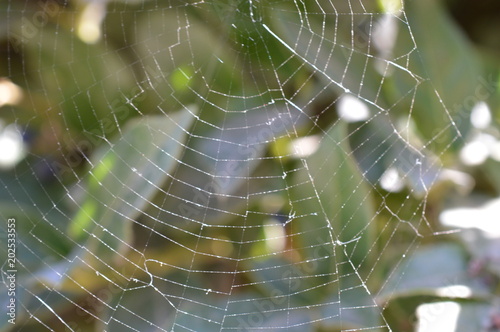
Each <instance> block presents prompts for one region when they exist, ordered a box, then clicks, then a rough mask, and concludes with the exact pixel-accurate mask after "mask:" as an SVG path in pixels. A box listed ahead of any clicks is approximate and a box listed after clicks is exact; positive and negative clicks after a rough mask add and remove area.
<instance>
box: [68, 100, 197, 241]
mask: <svg viewBox="0 0 500 332" xmlns="http://www.w3.org/2000/svg"><path fill="white" fill-rule="evenodd" d="M195 116H196V115H195V114H193V113H192V112H191V111H190V110H183V111H181V112H177V113H173V114H166V115H158V116H146V117H142V118H140V119H134V120H132V121H130V122H129V123H127V125H126V126H125V128H124V129H123V131H122V136H121V137H119V139H118V140H116V141H115V142H112V143H110V145H107V146H104V147H102V148H100V149H99V150H97V151H96V153H95V155H94V156H93V157H92V159H91V163H92V165H93V168H92V169H91V170H90V172H89V176H88V177H87V181H85V184H84V185H83V186H82V185H79V186H81V189H82V190H83V192H84V194H85V198H84V200H83V202H82V203H81V204H78V207H79V211H78V212H77V214H76V215H75V217H74V218H73V220H72V221H71V223H70V225H69V229H68V232H69V235H70V236H72V237H73V238H75V239H78V240H82V239H84V238H88V235H90V234H92V235H93V236H92V237H90V238H89V239H88V241H87V244H86V247H87V249H89V246H90V248H93V247H94V246H95V245H96V244H97V243H98V242H99V241H97V240H96V238H95V237H97V238H100V241H102V242H103V243H105V244H106V245H107V246H109V248H111V249H117V248H119V247H122V246H123V245H126V244H127V243H129V242H130V241H131V233H130V232H131V224H132V221H134V220H135V219H136V218H137V217H138V216H139V215H140V214H141V213H142V211H143V209H144V208H145V207H146V206H147V205H148V204H149V202H150V200H151V199H152V197H153V196H154V194H155V193H156V192H157V191H158V190H159V188H160V186H161V184H162V183H164V182H165V181H166V180H167V179H168V178H169V174H170V172H171V171H172V170H173V168H174V167H175V165H176V164H177V160H178V159H179V158H180V155H181V152H182V151H183V150H184V142H185V140H186V137H187V135H186V132H187V131H188V130H189V128H190V126H191V124H192V122H193V120H194V119H195Z"/></svg>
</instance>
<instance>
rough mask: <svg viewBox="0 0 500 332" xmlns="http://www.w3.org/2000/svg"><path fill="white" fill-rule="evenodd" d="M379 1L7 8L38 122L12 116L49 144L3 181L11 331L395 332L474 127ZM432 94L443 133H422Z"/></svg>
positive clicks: (17, 69)
mask: <svg viewBox="0 0 500 332" xmlns="http://www.w3.org/2000/svg"><path fill="white" fill-rule="evenodd" d="M383 3H384V4H385V11H384V10H381V9H380V5H377V4H375V3H374V2H372V1H362V0H345V1H322V0H318V1H273V2H265V1H255V0H254V1H241V2H240V1H209V2H205V1H200V2H181V1H159V0H151V1H121V2H110V3H107V2H105V1H86V2H85V1H82V2H78V3H77V2H76V1H75V2H70V3H65V2H63V1H59V2H56V1H47V2H39V3H35V2H34V1H33V2H31V1H16V2H14V1H7V2H6V4H5V5H3V6H4V7H2V10H3V11H4V14H3V15H4V16H5V17H6V22H4V23H2V24H5V25H6V26H7V27H8V28H7V31H8V32H9V43H8V44H6V48H7V52H6V53H4V54H3V55H2V56H3V59H4V61H3V62H4V65H3V67H2V68H3V69H2V70H3V72H4V73H7V74H5V75H4V76H7V77H8V80H9V82H10V81H12V82H14V83H16V84H17V85H18V86H21V87H22V89H23V91H24V92H23V93H24V97H23V98H24V99H23V100H25V101H23V103H26V105H27V108H30V109H31V110H32V112H31V113H22V112H19V111H17V109H16V108H15V107H10V106H9V107H10V108H9V107H8V106H6V110H7V111H6V112H5V114H6V118H7V119H12V123H14V124H15V125H16V126H17V127H16V128H19V129H18V131H17V132H18V133H21V134H22V135H23V136H24V139H25V140H26V139H27V138H26V137H27V136H29V135H31V134H32V133H31V131H30V130H31V129H30V128H37V134H36V135H38V136H37V138H36V142H38V143H36V142H35V143H32V144H31V148H30V149H29V150H28V152H26V156H25V158H24V160H23V161H22V162H21V163H20V164H19V165H18V166H17V167H16V168H14V169H13V170H9V171H5V172H6V174H8V176H4V177H2V178H1V179H0V181H1V184H2V188H3V189H2V190H3V191H4V193H3V194H4V195H6V196H7V197H8V198H9V199H10V201H11V203H12V204H10V205H9V206H8V207H5V210H4V211H2V216H3V217H4V218H5V219H7V218H11V217H15V218H16V220H17V232H18V243H17V271H18V272H17V278H18V280H17V310H18V311H17V322H16V325H15V327H12V326H10V325H9V324H8V323H3V328H4V329H5V330H8V329H9V328H11V329H12V330H13V331H14V330H15V331H35V330H36V331H38V330H40V331H45V330H50V331H63V330H65V331H87V330H88V331H92V330H95V331H223V330H224V331H225V330H253V329H256V330H266V331H274V330H276V331H278V330H287V331H295V330H297V331H316V330H339V331H352V330H367V331H388V330H391V328H390V326H389V323H388V321H387V319H386V317H385V315H384V310H385V306H386V304H387V303H386V302H385V301H384V300H383V298H382V297H381V296H380V294H382V293H385V294H387V293H390V292H391V287H394V286H393V285H392V284H389V283H388V282H387V281H384V280H387V279H388V278H396V279H397V276H394V275H393V273H394V271H396V269H397V268H400V266H401V265H402V264H403V263H404V260H405V257H407V256H409V255H411V253H412V251H413V250H414V249H415V248H416V247H418V245H419V243H420V242H421V241H422V239H425V238H428V237H432V236H435V235H436V234H437V232H436V231H435V228H434V226H433V225H431V221H429V220H428V219H427V217H426V204H427V201H428V193H429V189H430V187H431V186H432V185H433V184H434V182H435V181H436V179H437V178H438V177H439V174H440V170H441V165H440V164H439V162H438V161H437V159H438V158H437V157H439V156H441V155H442V154H444V153H445V152H446V151H447V150H448V149H450V148H451V147H452V145H453V144H455V142H456V141H457V140H460V138H461V133H462V132H463V128H461V127H460V123H457V122H456V121H455V119H454V118H453V116H452V115H451V112H450V111H449V110H448V108H447V107H446V106H445V102H446V101H443V100H442V99H441V97H440V90H439V89H438V87H436V86H434V85H432V84H433V82H432V81H431V80H429V77H428V74H426V71H425V70H424V69H422V68H421V67H419V65H418V63H419V61H420V60H421V59H420V54H419V48H418V47H417V46H418V45H417V44H416V43H415V38H414V36H413V30H412V28H411V24H410V23H409V19H408V17H407V16H406V10H405V9H404V8H403V5H402V4H401V3H399V1H394V2H390V1H386V2H383ZM391 6H392V7H391ZM30 28H32V29H31V30H30ZM396 44H397V45H403V46H402V47H398V48H395V47H394V45H396ZM387 91H392V92H390V93H388V92H387ZM421 91H431V93H430V95H431V96H432V97H433V98H435V99H436V100H437V101H438V103H437V105H438V106H439V107H438V108H436V109H435V110H434V111H435V113H436V118H439V121H438V124H437V125H436V128H438V130H434V131H431V129H427V128H418V129H416V128H415V126H416V125H415V121H416V120H415V119H417V120H418V119H419V118H420V117H421V115H419V114H414V113H416V112H417V111H418V105H417V104H418V102H419V98H418V97H419V94H420V93H421ZM388 95H389V97H388ZM26 105H24V106H25V107H26ZM418 130H420V131H421V132H424V134H423V135H420V138H418V135H417V134H416V131H418ZM30 133H31V134H30ZM32 135H35V134H32ZM422 137H423V138H422ZM443 137H445V139H443ZM446 137H447V139H446ZM443 141H445V143H443ZM40 142H41V143H40ZM394 197H397V199H396V200H394ZM394 247H396V248H398V249H397V250H396V251H394V249H391V248H394ZM4 255H6V253H4ZM7 270H8V268H7V266H4V267H3V269H2V271H3V274H4V277H5V276H6V274H7V273H8V272H7ZM5 280H6V279H5V278H4V282H5V283H6V281H5ZM6 284H7V283H6ZM2 296H4V294H2ZM4 300H5V298H3V299H2V301H4ZM7 300H8V299H7ZM7 300H5V301H7ZM3 319H4V318H2V320H3Z"/></svg>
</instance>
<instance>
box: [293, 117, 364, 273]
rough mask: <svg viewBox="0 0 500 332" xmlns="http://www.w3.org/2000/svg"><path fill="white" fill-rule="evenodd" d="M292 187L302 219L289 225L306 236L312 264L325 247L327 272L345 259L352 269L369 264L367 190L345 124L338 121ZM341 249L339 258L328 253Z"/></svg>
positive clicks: (297, 214)
mask: <svg viewBox="0 0 500 332" xmlns="http://www.w3.org/2000/svg"><path fill="white" fill-rule="evenodd" d="M294 182H295V183H296V185H295V187H294V190H293V191H292V200H293V209H294V212H295V215H296V216H300V218H297V219H296V220H295V221H293V223H294V225H296V226H297V227H298V229H300V230H301V231H303V232H305V233H304V235H303V236H302V242H304V246H305V247H307V246H313V247H312V248H311V249H309V250H307V251H309V255H312V256H310V258H312V257H314V256H317V255H316V254H313V253H315V252H316V251H318V248H317V247H318V246H320V247H321V246H323V247H324V248H323V249H325V251H324V253H325V255H326V253H327V252H330V255H326V256H330V257H329V258H328V259H327V262H328V263H326V262H325V263H323V264H322V265H323V266H324V269H326V270H327V271H329V272H335V271H337V268H338V267H337V266H336V265H337V264H341V263H345V262H344V260H347V259H348V260H349V262H350V263H352V264H353V266H354V268H355V269H358V268H359V267H360V266H361V265H362V264H363V262H366V263H367V264H369V262H368V261H369V258H368V256H369V252H370V248H371V246H372V244H373V229H372V228H373V227H374V224H373V218H374V209H373V205H372V201H371V200H372V198H371V196H370V189H369V187H368V185H367V183H366V182H365V180H364V178H363V176H362V175H361V173H360V171H359V169H358V166H357V164H356V161H355V160H354V157H353V155H352V152H351V149H350V147H349V144H348V140H347V128H346V124H345V123H343V122H340V121H339V122H337V123H335V124H334V125H333V126H332V127H331V128H330V129H329V130H328V132H326V133H325V136H324V137H323V140H322V142H321V144H320V147H319V149H318V150H317V151H316V152H315V153H314V154H313V155H312V156H310V157H309V158H307V159H306V160H304V161H303V167H302V168H301V170H300V171H299V172H298V174H296V179H295V181H294ZM339 247H340V248H342V250H339V251H341V252H343V254H342V255H341V256H336V255H333V253H332V252H331V251H332V249H339ZM314 258H316V259H317V258H318V257H314Z"/></svg>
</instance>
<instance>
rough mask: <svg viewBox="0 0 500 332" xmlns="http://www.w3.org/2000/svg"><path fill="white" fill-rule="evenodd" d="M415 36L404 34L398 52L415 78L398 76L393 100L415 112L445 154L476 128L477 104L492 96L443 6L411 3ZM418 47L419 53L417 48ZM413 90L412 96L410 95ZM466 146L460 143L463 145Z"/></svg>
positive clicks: (471, 52)
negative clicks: (473, 120)
mask: <svg viewBox="0 0 500 332" xmlns="http://www.w3.org/2000/svg"><path fill="white" fill-rule="evenodd" d="M405 9H406V14H407V18H408V22H409V29H410V30H409V31H411V35H410V34H409V31H400V33H399V39H398V41H397V43H396V47H395V53H396V54H405V53H408V52H409V56H408V57H401V58H400V59H398V60H397V61H398V63H399V64H400V65H403V66H406V65H407V61H408V59H409V61H408V64H409V66H408V69H409V71H410V72H411V73H412V74H413V75H414V76H413V77H411V76H410V75H407V74H404V73H403V72H400V71H396V72H394V74H393V75H392V77H389V78H388V80H389V81H391V82H392V84H393V88H392V89H393V91H392V92H389V94H388V95H391V94H392V100H393V101H394V102H396V103H397V104H398V107H400V108H402V107H404V108H408V109H410V111H409V113H410V114H411V116H412V117H413V118H414V119H415V123H416V125H417V127H418V129H419V131H420V132H421V134H422V135H423V136H424V138H425V139H426V140H429V141H431V142H432V144H431V145H432V146H433V147H434V148H435V149H437V151H443V149H444V148H446V147H448V145H449V144H451V143H453V142H454V141H455V140H456V139H457V138H458V137H459V136H460V135H461V136H465V135H466V134H467V132H468V131H469V129H470V121H469V114H470V110H471V108H472V107H473V106H474V104H475V103H477V102H478V101H480V100H482V99H486V98H488V96H489V95H490V94H491V92H490V91H489V88H488V87H485V86H483V85H484V84H483V82H484V81H485V78H484V77H482V76H481V75H482V69H481V65H480V62H479V60H478V57H477V55H476V53H475V50H474V48H473V46H472V44H471V43H470V42H469V41H468V40H467V39H466V37H465V35H464V34H463V33H462V32H461V31H460V30H459V28H458V26H457V25H456V24H455V23H453V22H452V20H451V19H450V18H449V17H448V16H447V14H446V13H445V12H444V10H443V9H442V8H441V5H440V3H439V2H438V1H433V0H422V1H406V5H405ZM414 47H416V50H413V48H414ZM408 91H412V92H411V93H408ZM459 141H460V140H459Z"/></svg>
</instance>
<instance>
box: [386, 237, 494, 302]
mask: <svg viewBox="0 0 500 332" xmlns="http://www.w3.org/2000/svg"><path fill="white" fill-rule="evenodd" d="M464 254H465V253H464V251H463V250H462V249H461V248H460V247H459V246H457V245H455V244H448V243H443V244H438V245H432V246H428V247H423V248H420V249H418V250H417V251H416V252H414V253H413V254H412V255H411V257H410V258H408V259H407V260H404V261H402V262H401V263H400V264H398V267H397V268H396V269H394V270H393V271H392V272H391V275H390V277H389V278H388V280H387V282H386V283H385V284H384V285H383V287H382V289H381V291H380V293H379V296H378V298H379V301H381V302H386V301H389V300H390V299H395V298H398V297H410V296H421V297H424V296H431V297H441V298H458V299H468V298H471V297H473V296H476V297H484V296H487V294H488V292H489V290H488V289H487V288H486V286H485V285H484V284H482V283H481V282H480V281H479V280H476V279H473V278H470V275H469V270H468V266H467V262H466V260H465V255H464ZM467 288H468V289H470V290H471V291H472V293H469V291H467V290H466V289H467Z"/></svg>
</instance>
